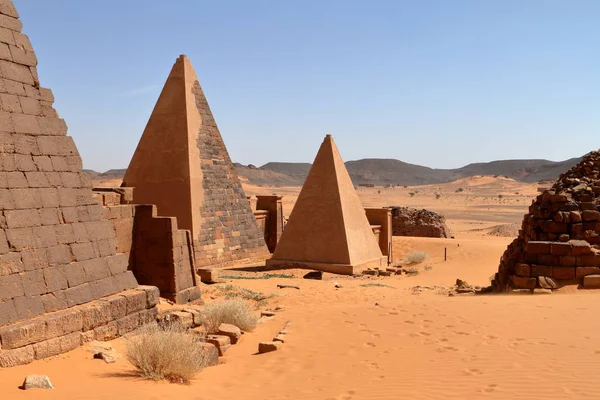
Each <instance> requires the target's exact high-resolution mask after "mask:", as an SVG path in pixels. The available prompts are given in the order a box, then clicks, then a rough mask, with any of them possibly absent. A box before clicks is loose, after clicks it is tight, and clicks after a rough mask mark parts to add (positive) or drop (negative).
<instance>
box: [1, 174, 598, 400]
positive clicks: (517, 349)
mask: <svg viewBox="0 0 600 400" xmlns="http://www.w3.org/2000/svg"><path fill="white" fill-rule="evenodd" d="M471 183H473V182H471ZM474 183H477V182H474ZM479 183H481V181H480V182H479ZM459 184H460V185H461V187H465V190H464V191H463V192H459V193H457V192H455V190H456V188H455V186H456V185H455V186H452V184H447V185H443V186H442V189H440V187H439V186H436V187H420V188H406V189H405V188H390V189H382V188H375V189H362V188H361V189H360V190H359V192H360V195H361V198H362V199H363V202H364V203H365V204H370V205H389V204H401V205H413V206H419V207H426V208H431V209H433V210H436V211H441V212H444V213H445V215H446V216H447V217H448V223H449V224H450V227H451V228H452V229H453V230H454V231H455V232H456V234H457V239H455V240H451V239H423V238H394V247H393V250H394V254H395V255H396V256H398V257H401V256H402V255H403V254H406V253H407V252H410V251H413V250H420V251H427V252H429V253H430V257H429V258H428V259H427V260H426V261H425V262H424V263H422V264H420V265H419V266H418V267H417V269H418V270H419V271H420V273H419V274H418V275H416V276H413V277H407V276H394V277H390V278H368V277H363V278H349V277H339V276H333V275H330V274H326V275H325V279H324V280H323V281H309V280H303V279H301V277H302V275H303V273H304V272H305V271H300V270H283V271H276V272H278V273H283V274H289V275H293V276H294V278H289V279H283V278H273V279H260V280H257V279H253V280H240V279H229V281H228V284H231V285H235V286H239V287H245V288H249V289H252V290H254V291H261V292H263V293H265V294H269V293H273V294H275V295H276V296H275V297H273V298H271V299H270V300H269V304H268V306H269V307H272V306H275V305H280V306H283V307H284V311H282V312H280V313H278V314H277V316H276V317H275V318H273V319H271V320H267V321H265V322H263V323H261V324H260V325H259V327H258V328H257V329H256V330H255V332H252V333H249V334H246V335H245V336H244V337H243V338H242V340H241V342H240V343H239V344H238V345H236V346H234V347H232V348H231V349H230V350H229V351H228V353H227V355H226V356H225V357H224V358H223V359H222V360H223V364H221V365H219V366H217V367H213V368H208V369H206V370H205V371H203V372H202V373H201V374H200V375H199V376H198V378H197V379H196V380H195V381H194V382H193V383H192V384H191V385H189V386H182V385H174V384H168V383H155V382H147V381H144V380H141V379H139V378H136V377H135V376H133V375H131V368H130V366H129V365H128V363H127V361H125V360H124V359H121V360H119V361H118V362H117V363H116V364H104V363H103V362H101V361H98V360H92V359H91V354H90V353H87V352H86V351H85V350H84V349H78V350H75V351H72V352H70V353H68V354H66V355H62V356H59V357H57V358H54V359H50V360H45V361H37V362H34V363H32V364H30V365H25V366H21V367H16V368H12V369H5V370H0V395H1V398H2V399H5V398H6V399H13V398H19V399H106V398H112V399H140V398H143V399H215V398H227V399H367V400H368V399H373V400H375V399H399V398H402V399H467V398H468V399H575V398H577V399H593V398H598V397H600V381H598V380H597V379H596V376H597V374H598V373H600V343H598V340H597V338H598V332H599V331H600V319H599V318H597V315H598V312H599V311H600V306H599V305H598V304H599V303H600V302H599V300H600V297H599V296H600V293H598V292H591V291H590V292H576V293H574V292H575V291H570V293H566V292H563V293H555V294H552V295H539V296H538V295H536V296H532V295H490V296H454V297H448V296H447V295H442V294H439V293H438V290H437V289H436V288H433V286H450V285H452V284H453V283H454V281H455V279H456V278H462V279H465V280H467V281H468V282H469V283H472V284H480V285H483V284H486V283H487V282H488V278H489V277H490V275H492V274H493V273H494V272H495V271H496V268H497V263H498V259H499V257H500V255H501V254H502V252H503V250H504V249H505V247H506V245H507V244H508V243H509V242H510V240H511V238H509V237H495V236H489V235H487V234H486V233H485V231H471V229H475V228H482V227H486V226H488V227H489V226H493V225H498V224H499V223H510V222H519V220H520V218H521V216H522V214H523V213H524V212H525V210H526V207H527V205H528V204H529V203H530V201H531V197H532V196H533V195H534V194H535V186H534V185H524V184H521V183H516V182H514V181H511V182H505V180H495V181H494V180H492V181H491V182H490V179H486V180H483V183H482V184H481V185H477V184H471V185H467V184H466V183H465V182H461V183H459ZM502 185H505V186H507V187H502ZM467 187H469V188H470V189H469V191H467V189H466V188H467ZM246 189H247V190H248V192H249V193H251V194H256V193H272V192H273V191H274V190H276V191H277V192H278V193H283V194H285V195H286V198H284V199H286V200H287V201H288V202H287V203H286V208H287V209H291V207H290V205H293V201H294V195H297V192H298V189H297V188H262V187H261V188H257V187H255V188H248V187H247V188H246ZM378 190H381V193H377V191H378ZM411 190H412V191H414V190H418V191H419V193H418V194H416V195H415V196H414V197H411V196H410V195H409V194H408V192H409V191H411ZM500 190H504V192H505V193H506V197H505V198H503V199H500V200H499V199H498V197H497V195H498V192H499V191H500ZM436 191H440V192H441V193H442V197H441V198H440V199H439V200H436V199H435V196H434V195H433V193H435V192H436ZM517 191H518V192H520V193H526V195H524V196H521V195H515V194H514V192H517ZM465 192H467V193H465ZM509 193H513V195H510V196H509ZM444 248H446V249H447V251H448V261H445V262H444V260H443V251H444ZM263 273H264V272H256V271H255V269H252V268H250V269H249V271H240V270H231V271H227V272H226V274H227V275H230V276H231V275H233V276H237V275H241V276H247V277H248V276H254V277H255V276H257V275H262V274H263ZM334 282H338V283H340V284H341V285H342V286H343V287H342V288H341V289H335V288H334ZM278 283H286V284H296V285H299V286H300V287H301V289H300V290H293V289H277V287H276V285H277V284H278ZM374 283H379V284H382V285H385V286H372V284H374ZM363 285H367V286H363ZM221 286H222V285H221ZM415 286H428V287H431V290H428V289H422V290H414V289H413V288H414V287H415ZM218 293H219V289H218V285H213V286H206V287H204V298H205V299H206V300H207V301H211V296H212V297H215V296H217V295H218ZM376 303H377V304H376ZM266 306H267V305H263V306H262V307H263V308H264V307H266ZM288 320H290V321H291V322H292V324H291V326H290V327H289V329H288V330H289V331H290V334H289V335H288V340H287V342H286V343H285V345H284V346H283V348H282V349H281V350H279V351H277V352H275V353H269V354H264V355H256V354H255V352H256V349H257V343H258V342H259V341H263V340H269V339H270V338H272V337H273V336H274V334H275V333H276V332H277V331H278V330H279V329H280V328H281V327H282V326H283V325H284V323H285V322H286V321H288ZM113 343H114V346H115V347H117V348H120V346H121V342H120V341H119V340H117V341H114V342H113ZM30 373H42V374H48V375H49V376H50V377H51V379H52V381H53V383H54V384H55V386H56V389H54V390H53V391H29V392H23V391H20V390H18V389H17V386H18V385H19V384H20V383H21V381H22V378H23V377H24V376H25V375H26V374H30Z"/></svg>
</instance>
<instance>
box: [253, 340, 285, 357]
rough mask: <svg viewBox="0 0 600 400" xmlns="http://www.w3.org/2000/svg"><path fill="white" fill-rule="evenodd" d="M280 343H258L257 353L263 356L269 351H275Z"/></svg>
mask: <svg viewBox="0 0 600 400" xmlns="http://www.w3.org/2000/svg"><path fill="white" fill-rule="evenodd" d="M280 343H281V342H260V343H259V344H258V353H259V354H264V353H269V352H271V351H277V350H278V349H279V345H280Z"/></svg>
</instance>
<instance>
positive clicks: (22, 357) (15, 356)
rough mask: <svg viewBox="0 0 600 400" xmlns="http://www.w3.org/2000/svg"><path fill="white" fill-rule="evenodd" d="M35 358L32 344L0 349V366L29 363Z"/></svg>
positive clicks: (6, 366)
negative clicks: (12, 348)
mask: <svg viewBox="0 0 600 400" xmlns="http://www.w3.org/2000/svg"><path fill="white" fill-rule="evenodd" d="M34 359H35V356H34V352H33V346H31V345H30V346H25V347H20V348H18V349H14V350H5V349H2V350H0V367H2V368H9V367H15V366H17V365H23V364H29V363H30V362H33V360H34Z"/></svg>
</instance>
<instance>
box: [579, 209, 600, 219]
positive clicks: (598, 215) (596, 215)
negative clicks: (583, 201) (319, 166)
mask: <svg viewBox="0 0 600 400" xmlns="http://www.w3.org/2000/svg"><path fill="white" fill-rule="evenodd" d="M581 216H582V218H583V220H584V221H600V212H598V211H595V210H584V211H583V212H582V213H581Z"/></svg>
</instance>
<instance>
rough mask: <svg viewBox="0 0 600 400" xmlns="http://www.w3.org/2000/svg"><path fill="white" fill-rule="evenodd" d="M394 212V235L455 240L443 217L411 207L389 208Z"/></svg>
mask: <svg viewBox="0 0 600 400" xmlns="http://www.w3.org/2000/svg"><path fill="white" fill-rule="evenodd" d="M389 208H391V210H392V235H393V236H416V237H436V238H454V235H452V232H451V231H450V229H449V228H448V226H446V218H444V216H443V215H441V214H438V213H435V212H433V211H429V210H425V209H422V210H418V209H416V208H410V207H397V206H391V207H389Z"/></svg>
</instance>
